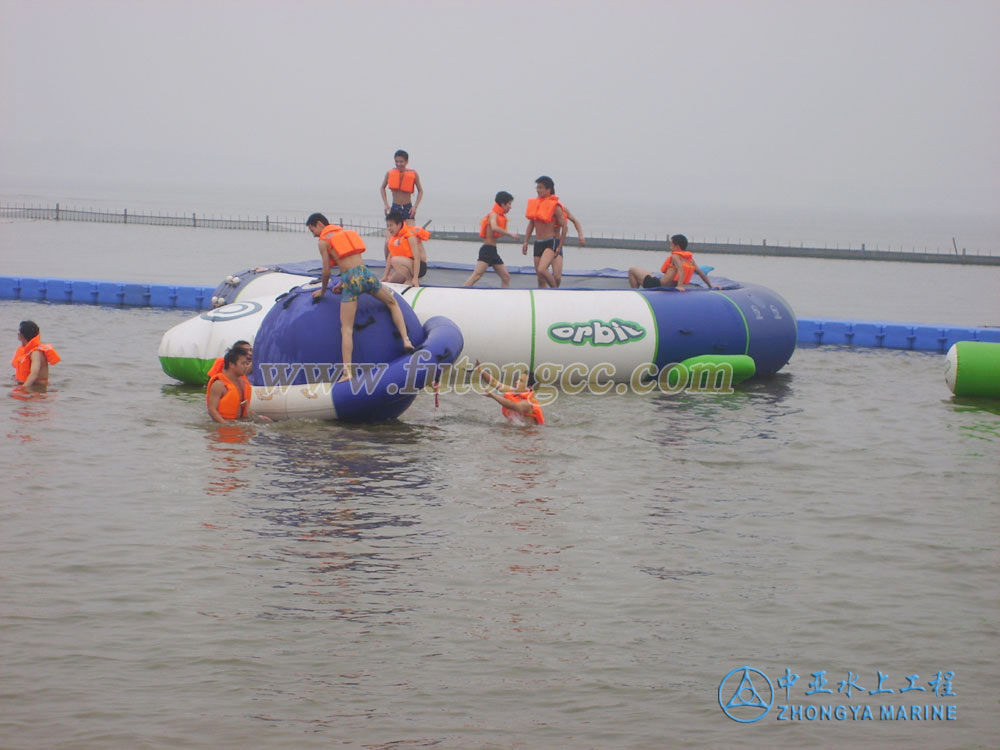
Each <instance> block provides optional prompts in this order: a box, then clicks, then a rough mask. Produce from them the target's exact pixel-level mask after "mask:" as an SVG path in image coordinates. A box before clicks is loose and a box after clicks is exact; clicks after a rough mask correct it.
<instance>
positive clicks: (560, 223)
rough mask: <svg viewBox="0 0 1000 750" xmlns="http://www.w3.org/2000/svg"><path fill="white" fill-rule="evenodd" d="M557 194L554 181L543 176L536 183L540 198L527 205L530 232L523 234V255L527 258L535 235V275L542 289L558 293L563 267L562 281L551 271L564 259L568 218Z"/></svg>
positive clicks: (533, 199) (526, 230) (526, 214)
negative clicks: (557, 262) (531, 240)
mask: <svg viewBox="0 0 1000 750" xmlns="http://www.w3.org/2000/svg"><path fill="white" fill-rule="evenodd" d="M554 191H555V183H554V182H553V181H552V178H551V177H546V176H545V175H542V176H541V177H539V178H538V179H537V180H535V192H536V193H537V194H538V197H537V198H532V199H531V200H529V201H528V208H527V211H525V214H524V216H525V218H526V219H528V228H527V229H525V230H524V245H523V246H522V247H521V254H522V255H527V254H528V241H529V240H530V239H531V233H532V232H534V233H535V250H534V258H535V273H536V274H537V275H538V286H539V288H540V289H545V288H546V287H550V288H552V289H556V288H557V287H558V286H559V283H560V281H561V280H562V276H561V274H562V270H561V266H560V278H559V279H556V277H555V275H554V274H553V273H552V271H550V270H549V269H550V268H551V267H552V266H553V262H554V261H555V259H556V258H557V257H558V258H562V251H563V243H564V242H565V241H566V216H565V214H564V213H563V210H562V208H561V207H560V204H559V198H558V196H556V195H555V194H554ZM553 270H554V269H553Z"/></svg>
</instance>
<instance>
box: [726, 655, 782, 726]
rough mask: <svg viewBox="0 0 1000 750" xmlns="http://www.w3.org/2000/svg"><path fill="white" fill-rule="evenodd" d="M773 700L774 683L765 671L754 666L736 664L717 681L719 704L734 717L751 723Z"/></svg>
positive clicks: (768, 707)
mask: <svg viewBox="0 0 1000 750" xmlns="http://www.w3.org/2000/svg"><path fill="white" fill-rule="evenodd" d="M773 704H774V687H773V686H772V685H771V680H770V678H768V676H767V675H766V674H764V673H763V672H761V671H760V670H759V669H754V668H753V667H739V668H737V669H734V670H733V671H732V672H730V673H729V674H727V675H726V676H725V677H723V678H722V682H720V683H719V707H720V708H721V709H722V711H723V712H724V713H725V714H726V716H728V717H729V718H730V719H732V720H733V721H738V722H740V723H741V724H753V723H754V722H755V721H760V720H761V719H763V718H764V717H765V716H767V712H768V711H770V710H771V706H772V705H773Z"/></svg>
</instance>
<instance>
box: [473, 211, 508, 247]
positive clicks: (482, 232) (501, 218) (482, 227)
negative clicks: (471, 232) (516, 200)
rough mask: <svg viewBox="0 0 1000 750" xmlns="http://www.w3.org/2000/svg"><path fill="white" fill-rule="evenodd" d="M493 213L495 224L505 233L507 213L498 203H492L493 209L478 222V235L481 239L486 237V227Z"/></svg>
mask: <svg viewBox="0 0 1000 750" xmlns="http://www.w3.org/2000/svg"><path fill="white" fill-rule="evenodd" d="M493 214H496V215H497V226H498V227H500V229H502V230H503V232H504V234H506V233H507V214H505V213H504V212H503V209H502V208H500V204H499V203H494V204H493V209H492V210H491V211H490V212H489V213H488V214H486V216H484V217H483V220H482V221H481V222H479V236H480V237H482V238H483V239H486V228H487V227H488V226H489V225H490V216H492V215H493Z"/></svg>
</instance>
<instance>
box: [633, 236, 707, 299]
mask: <svg viewBox="0 0 1000 750" xmlns="http://www.w3.org/2000/svg"><path fill="white" fill-rule="evenodd" d="M687 246H688V241H687V237H685V236H684V235H683V234H675V235H674V236H673V237H671V238H670V255H669V256H668V257H667V259H666V260H665V261H663V265H662V266H661V267H660V273H662V274H663V276H661V277H657V276H656V274H654V273H651V272H649V271H645V270H643V269H642V268H639V267H638V266H632V267H631V268H630V269H628V284H629V286H630V287H632V288H633V289H638V288H639V287H642V288H643V289H657V288H659V287H661V286H663V287H677V290H678V291H681V292H683V291H684V290H685V289H687V287H686V286H685V284H687V283H688V282H690V281H691V277H692V276H694V274H698V276H700V277H701V280H702V281H704V282H705V286H707V287H708V288H709V289H719V286H718V285H716V284H713V283H712V282H711V281H709V280H708V275H707V274H706V273H705V272H704V271H702V270H701V269H700V268H699V267H698V264H697V263H695V262H694V255H693V254H692V253H691V251H690V250H688V249H687Z"/></svg>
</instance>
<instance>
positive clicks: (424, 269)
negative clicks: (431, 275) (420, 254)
mask: <svg viewBox="0 0 1000 750" xmlns="http://www.w3.org/2000/svg"><path fill="white" fill-rule="evenodd" d="M426 275H427V261H425V260H422V261H420V278H421V279H422V278H424V276H426Z"/></svg>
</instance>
